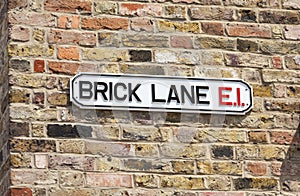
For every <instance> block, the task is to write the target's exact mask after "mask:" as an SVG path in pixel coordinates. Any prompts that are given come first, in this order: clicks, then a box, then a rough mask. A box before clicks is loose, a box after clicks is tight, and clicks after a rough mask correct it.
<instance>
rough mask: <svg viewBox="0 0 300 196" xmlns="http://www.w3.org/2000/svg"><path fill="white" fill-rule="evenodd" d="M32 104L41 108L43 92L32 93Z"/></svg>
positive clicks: (43, 101) (43, 98) (43, 99)
mask: <svg viewBox="0 0 300 196" xmlns="http://www.w3.org/2000/svg"><path fill="white" fill-rule="evenodd" d="M32 103H33V104H37V105H40V106H43V105H44V103H45V94H44V93H43V92H35V93H33V98H32Z"/></svg>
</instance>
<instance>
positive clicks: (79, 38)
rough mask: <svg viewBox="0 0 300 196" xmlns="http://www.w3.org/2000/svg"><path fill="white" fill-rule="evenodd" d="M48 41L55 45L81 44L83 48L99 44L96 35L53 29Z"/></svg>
mask: <svg viewBox="0 0 300 196" xmlns="http://www.w3.org/2000/svg"><path fill="white" fill-rule="evenodd" d="M48 40H49V43H53V44H72V45H73V44H79V45H81V46H95V45H96V42H97V38H96V34H95V33H81V32H77V31H70V30H56V29H51V31H50V33H49V36H48Z"/></svg>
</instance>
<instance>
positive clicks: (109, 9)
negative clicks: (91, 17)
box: [94, 1, 118, 15]
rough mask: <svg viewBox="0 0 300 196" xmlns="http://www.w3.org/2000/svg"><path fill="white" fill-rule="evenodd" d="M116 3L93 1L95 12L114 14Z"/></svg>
mask: <svg viewBox="0 0 300 196" xmlns="http://www.w3.org/2000/svg"><path fill="white" fill-rule="evenodd" d="M117 8H118V4H117V3H115V2H108V1H100V2H95V3H94V10H95V13H96V14H113V15H114V14H116V13H117Z"/></svg>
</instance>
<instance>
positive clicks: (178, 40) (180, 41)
mask: <svg viewBox="0 0 300 196" xmlns="http://www.w3.org/2000/svg"><path fill="white" fill-rule="evenodd" d="M171 46H172V47H174V48H189V49H190V48H193V43H192V39H191V37H189V36H171Z"/></svg>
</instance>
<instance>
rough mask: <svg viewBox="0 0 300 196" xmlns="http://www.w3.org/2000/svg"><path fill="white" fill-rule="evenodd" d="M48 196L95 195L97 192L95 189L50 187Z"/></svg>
mask: <svg viewBox="0 0 300 196" xmlns="http://www.w3.org/2000/svg"><path fill="white" fill-rule="evenodd" d="M47 192H48V195H49V196H66V195H68V196H71V195H73V196H80V195H97V194H98V191H97V190H95V189H89V188H76V189H72V188H71V189H59V188H53V187H51V188H50V189H49V191H47Z"/></svg>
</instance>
